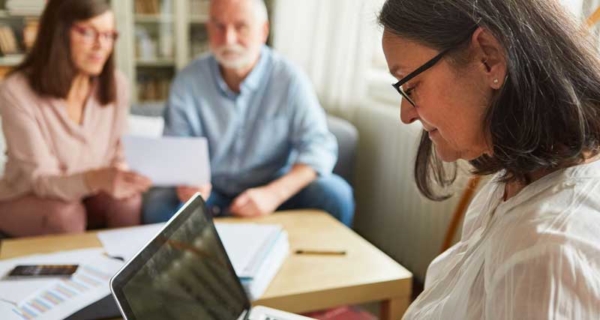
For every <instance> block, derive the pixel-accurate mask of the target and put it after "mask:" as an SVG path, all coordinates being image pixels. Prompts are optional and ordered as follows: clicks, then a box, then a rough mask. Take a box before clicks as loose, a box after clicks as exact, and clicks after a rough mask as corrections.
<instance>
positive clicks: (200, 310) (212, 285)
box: [112, 196, 250, 320]
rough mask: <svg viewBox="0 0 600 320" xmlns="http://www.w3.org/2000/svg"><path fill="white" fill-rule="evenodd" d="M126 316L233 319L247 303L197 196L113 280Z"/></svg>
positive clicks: (213, 227) (242, 311) (202, 202)
mask: <svg viewBox="0 0 600 320" xmlns="http://www.w3.org/2000/svg"><path fill="white" fill-rule="evenodd" d="M112 289H113V292H114V294H115V296H116V298H117V299H118V300H119V303H120V305H121V308H122V310H123V312H124V313H125V315H126V316H127V318H128V319H174V320H179V319H215V320H226V319H227V320H229V319H237V318H238V317H239V316H240V314H243V313H244V311H246V310H248V309H249V308H250V302H249V301H248V298H247V297H246V294H245V292H244V289H243V288H242V285H241V284H240V282H239V280H238V278H237V276H236V274H235V271H234V269H233V267H232V265H231V262H230V261H229V258H228V257H227V254H226V252H225V249H224V247H223V244H222V243H221V240H220V239H219V236H218V234H217V231H216V229H215V226H214V224H213V222H212V219H211V218H210V217H208V215H207V214H206V209H205V204H204V201H203V200H202V198H200V197H199V196H196V197H195V198H194V199H192V200H191V201H190V202H188V203H187V204H186V205H185V206H184V207H183V208H182V209H181V210H180V211H179V212H178V213H177V215H176V216H175V217H174V218H173V219H171V220H170V221H169V223H168V224H167V225H166V226H165V228H164V229H163V230H162V231H161V232H160V234H159V235H158V236H157V237H156V238H155V239H153V240H152V241H151V243H150V244H149V245H147V246H146V247H145V248H144V249H143V250H142V251H141V253H139V254H138V255H137V256H136V257H135V258H134V259H133V260H132V261H131V262H130V263H129V264H128V265H127V266H126V267H125V268H124V269H123V270H122V271H121V272H120V273H119V274H117V275H116V276H115V277H114V279H113V281H112Z"/></svg>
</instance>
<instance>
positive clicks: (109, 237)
mask: <svg viewBox="0 0 600 320" xmlns="http://www.w3.org/2000/svg"><path fill="white" fill-rule="evenodd" d="M164 226H165V223H157V224H151V225H146V226H141V227H131V228H125V229H117V230H111V231H102V232H98V239H99V240H100V242H101V243H102V246H103V247H104V250H105V251H106V254H108V255H109V256H111V257H113V258H122V259H124V260H125V261H129V260H130V259H131V258H133V257H134V256H135V255H136V254H137V253H138V252H139V251H140V250H142V248H143V247H144V245H146V244H147V243H148V242H150V240H151V239H152V238H154V236H156V235H157V234H158V233H159V232H160V230H162V228H163V227H164Z"/></svg>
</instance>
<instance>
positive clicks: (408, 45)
mask: <svg viewBox="0 0 600 320" xmlns="http://www.w3.org/2000/svg"><path fill="white" fill-rule="evenodd" d="M565 11H566V10H565V9H564V8H563V7H562V6H561V5H560V4H559V3H558V1H556V0H519V1H514V0H443V1H440V0H387V1H386V2H385V5H384V6H383V9H382V11H381V14H380V17H379V20H380V22H381V24H382V25H383V27H384V35H383V39H382V44H383V50H384V52H385V56H386V59H387V62H388V65H389V68H390V71H391V73H392V75H394V76H395V77H396V78H397V79H398V82H397V83H396V84H394V85H393V86H394V88H395V90H397V92H398V93H399V94H400V95H401V96H402V97H403V101H402V103H401V106H400V109H401V111H400V114H401V120H402V122H404V123H406V124H408V123H413V122H417V121H418V122H420V123H421V125H422V127H423V135H422V138H421V143H420V146H419V150H418V152H417V157H416V166H415V178H416V182H417V186H418V187H419V189H420V190H421V192H422V194H423V195H424V196H426V197H428V198H429V199H432V200H441V199H445V198H446V197H447V195H446V194H443V193H441V192H440V191H441V190H443V189H444V188H445V187H448V186H450V185H451V184H452V183H453V182H454V178H455V176H456V174H455V173H456V168H450V167H452V165H451V164H452V163H455V162H456V161H457V160H460V159H462V160H467V161H470V163H471V165H472V167H473V171H474V173H475V174H478V175H491V174H494V178H493V179H492V180H491V182H490V183H488V184H487V185H486V186H484V187H483V188H482V190H481V191H480V192H479V194H478V195H477V196H476V197H475V199H474V200H473V202H472V203H471V205H470V207H469V209H468V212H467V214H466V217H465V221H464V227H463V231H462V237H461V240H460V241H459V243H457V244H456V245H455V246H454V247H452V248H451V249H449V250H448V251H446V252H444V253H443V254H442V255H440V256H439V257H437V258H436V259H435V260H434V261H433V262H432V263H431V265H430V266H429V269H428V271H427V279H426V281H425V290H424V292H423V293H422V294H421V295H420V296H419V297H418V298H417V300H416V301H415V302H414V303H413V304H412V306H411V307H410V308H409V310H408V311H407V313H406V315H405V319H461V320H462V319H600V200H599V199H600V161H599V160H600V59H598V54H597V51H596V50H595V48H594V47H593V45H592V42H591V41H590V39H589V38H588V37H586V35H587V34H586V33H585V32H584V31H583V30H582V28H580V27H578V26H577V25H576V24H575V21H574V19H572V18H571V17H569V16H567V14H565ZM448 163H450V164H448ZM446 169H452V170H446Z"/></svg>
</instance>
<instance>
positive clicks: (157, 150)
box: [122, 135, 210, 187]
mask: <svg viewBox="0 0 600 320" xmlns="http://www.w3.org/2000/svg"><path fill="white" fill-rule="evenodd" d="M122 141H123V147H124V149H125V158H126V159H127V163H128V165H129V167H130V168H131V170H133V171H135V172H138V173H140V174H142V175H145V176H147V177H148V178H150V179H151V180H152V182H153V184H154V185H156V186H164V187H169V186H201V185H205V184H208V183H210V162H209V157H208V142H207V141H206V139H205V138H180V137H161V138H151V137H139V136H131V135H128V136H124V137H123V139H122Z"/></svg>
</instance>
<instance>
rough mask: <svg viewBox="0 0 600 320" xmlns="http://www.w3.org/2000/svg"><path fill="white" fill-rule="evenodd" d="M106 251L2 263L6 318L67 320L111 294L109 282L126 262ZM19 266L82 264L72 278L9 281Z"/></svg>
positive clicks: (0, 301) (0, 296)
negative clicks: (105, 252) (106, 254)
mask: <svg viewBox="0 0 600 320" xmlns="http://www.w3.org/2000/svg"><path fill="white" fill-rule="evenodd" d="M103 252H104V250H103V249H88V250H75V251H65V252H59V253H55V254H47V255H33V256H27V257H23V258H16V259H10V260H2V261H0V275H1V276H2V280H0V315H2V319H6V320H12V319H19V320H22V319H42V320H43V319H64V318H66V317H68V316H70V315H72V314H73V313H75V312H77V311H79V310H81V309H82V308H84V307H87V306H88V305H90V304H92V303H94V302H96V301H98V300H100V299H102V298H104V297H106V296H107V295H109V294H110V288H109V280H110V278H111V277H112V276H113V275H114V274H115V273H116V272H117V271H118V270H119V269H120V268H121V267H122V266H123V263H122V262H120V261H116V260H113V259H109V258H107V257H106V256H105V255H104V253H103ZM19 264H79V268H78V269H77V272H76V273H75V274H74V275H73V276H72V277H70V278H49V279H31V280H25V279H19V280H5V279H4V276H5V275H6V274H7V273H8V272H9V271H10V270H11V269H12V268H14V267H15V266H16V265H19Z"/></svg>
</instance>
